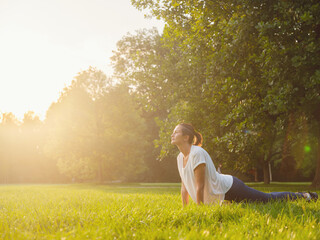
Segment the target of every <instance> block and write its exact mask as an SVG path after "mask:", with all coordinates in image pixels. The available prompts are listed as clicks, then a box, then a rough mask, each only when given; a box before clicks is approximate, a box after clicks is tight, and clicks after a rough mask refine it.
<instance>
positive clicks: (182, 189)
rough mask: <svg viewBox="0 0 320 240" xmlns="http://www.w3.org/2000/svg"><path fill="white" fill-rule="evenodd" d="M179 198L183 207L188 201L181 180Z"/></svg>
mask: <svg viewBox="0 0 320 240" xmlns="http://www.w3.org/2000/svg"><path fill="white" fill-rule="evenodd" d="M181 199H182V206H183V207H184V206H186V205H187V204H188V203H189V193H188V191H187V189H186V187H185V186H184V184H183V182H182V181H181Z"/></svg>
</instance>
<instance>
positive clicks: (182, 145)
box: [171, 123, 318, 206]
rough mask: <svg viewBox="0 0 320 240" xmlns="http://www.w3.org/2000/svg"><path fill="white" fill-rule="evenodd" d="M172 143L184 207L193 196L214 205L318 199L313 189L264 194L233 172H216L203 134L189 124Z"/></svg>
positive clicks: (175, 134)
mask: <svg viewBox="0 0 320 240" xmlns="http://www.w3.org/2000/svg"><path fill="white" fill-rule="evenodd" d="M171 144H174V145H176V146H177V147H178V149H179V150H180V153H179V155H178V157H177V161H178V169H179V174H180V177H181V180H182V182H181V198H182V204H183V206H185V205H187V204H188V202H189V196H190V197H191V198H192V200H193V201H194V202H196V203H197V204H202V203H204V204H211V203H214V202H220V204H221V203H222V202H223V200H224V199H225V200H231V201H235V202H240V201H242V200H246V201H260V202H267V201H270V200H272V199H277V200H283V199H291V200H294V199H298V198H305V199H306V200H307V201H310V200H317V199H318V195H317V193H310V192H299V193H293V192H272V193H264V192H260V191H258V190H255V189H253V188H250V187H248V186H246V185H245V184H244V183H243V182H242V181H241V180H239V179H238V178H236V177H233V176H231V175H225V174H220V173H218V172H217V171H216V168H215V167H214V165H213V162H212V160H211V158H210V156H209V154H208V153H207V152H206V151H205V150H204V149H203V148H201V144H202V135H201V134H200V133H199V132H197V131H195V129H194V128H193V126H192V125H191V124H188V123H181V124H179V125H177V126H176V127H175V129H174V131H173V133H172V135H171Z"/></svg>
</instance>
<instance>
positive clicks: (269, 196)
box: [225, 176, 303, 202]
mask: <svg viewBox="0 0 320 240" xmlns="http://www.w3.org/2000/svg"><path fill="white" fill-rule="evenodd" d="M232 177H233V176H232ZM297 198H303V194H302V193H293V192H271V193H264V192H260V191H258V190H255V189H253V188H251V187H248V186H247V185H245V184H244V183H243V182H242V181H241V180H239V179H238V178H236V177H233V183H232V186H231V188H230V189H229V191H228V192H227V193H226V195H225V200H229V201H235V202H241V201H248V202H268V201H270V200H273V199H274V200H288V199H290V200H295V199H297Z"/></svg>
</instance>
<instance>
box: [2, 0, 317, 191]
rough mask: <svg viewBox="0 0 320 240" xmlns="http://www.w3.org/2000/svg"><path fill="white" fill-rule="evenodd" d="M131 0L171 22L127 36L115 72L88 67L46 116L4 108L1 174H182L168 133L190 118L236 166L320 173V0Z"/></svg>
mask: <svg viewBox="0 0 320 240" xmlns="http://www.w3.org/2000/svg"><path fill="white" fill-rule="evenodd" d="M132 4H133V5H134V6H135V7H136V8H138V9H145V10H149V13H150V15H151V16H154V17H157V18H160V19H163V20H164V21H165V27H164V29H163V32H162V33H159V32H158V31H157V30H156V29H149V30H140V31H137V32H136V33H135V34H127V35H126V36H124V37H123V38H122V39H121V40H120V41H119V42H118V44H117V49H116V50H115V51H114V53H113V57H112V58H111V62H112V64H113V67H114V75H113V76H112V77H110V78H108V77H107V76H106V75H105V74H104V73H103V72H101V71H99V70H97V69H94V68H89V69H88V70H86V71H83V72H81V73H79V74H78V75H77V76H76V77H75V78H74V81H73V82H72V83H71V85H70V86H68V87H66V88H65V89H63V91H62V93H61V95H60V97H59V99H58V100H57V102H55V103H53V104H52V105H51V106H50V108H49V109H48V111H47V116H46V119H45V121H44V122H41V121H40V120H39V119H38V117H36V116H35V115H34V114H33V113H31V112H29V113H26V115H25V118H24V119H23V121H22V123H20V124H19V123H17V121H16V120H15V118H14V116H13V115H12V114H10V113H6V114H3V115H2V118H1V128H0V134H1V136H2V137H1V139H0V141H1V150H0V154H1V157H0V164H1V169H0V171H2V172H1V179H0V181H2V182H4V181H6V182H14V181H17V179H21V181H23V179H25V180H28V179H29V180H30V179H32V180H33V181H36V179H38V180H39V181H40V180H41V181H45V179H56V180H59V181H70V180H74V181H92V180H94V181H99V182H105V181H116V180H120V181H179V177H178V175H177V172H176V162H175V157H176V154H177V150H176V149H175V148H174V147H173V146H171V145H170V135H171V132H172V130H173V128H174V126H175V125H176V124H178V123H179V122H181V121H185V122H190V123H192V124H193V125H194V126H195V127H196V128H197V129H198V130H199V131H200V132H201V133H202V134H203V136H204V147H205V148H206V149H207V150H208V152H209V153H210V155H211V156H212V157H213V159H214V162H215V164H216V165H217V164H221V165H222V169H225V171H226V172H230V173H233V174H240V173H246V174H248V171H250V170H253V171H254V172H257V171H258V172H261V173H262V176H263V178H260V179H262V180H263V181H264V182H265V183H269V182H270V180H271V177H272V175H273V176H274V179H278V180H296V179H298V178H299V179H310V178H311V179H313V185H314V186H317V185H319V184H320V144H319V140H320V40H319V38H320V14H319V13H320V5H319V3H318V1H312V0H311V1H310V0H308V1H307V0H302V1H293V0H292V1H290V0H283V1H266V0H265V1H254V0H251V1H249V0H247V1H244V0H237V1H236V0H234V1H227V2H226V1H205V0H204V1H195V0H194V1H193V0H187V1H172V0H160V1H144V0H133V1H132ZM19 143H24V144H20V145H19ZM160 160H161V161H160ZM22 173H23V174H22ZM48 176H50V177H49V178H48ZM19 181H20V180H19ZM30 181H31V180H30Z"/></svg>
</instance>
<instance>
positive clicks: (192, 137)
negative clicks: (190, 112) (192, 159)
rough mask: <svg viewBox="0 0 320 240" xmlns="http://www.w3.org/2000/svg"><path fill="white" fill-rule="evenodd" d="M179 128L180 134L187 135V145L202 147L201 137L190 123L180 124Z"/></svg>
mask: <svg viewBox="0 0 320 240" xmlns="http://www.w3.org/2000/svg"><path fill="white" fill-rule="evenodd" d="M179 126H181V127H182V128H181V130H182V134H183V135H188V136H189V143H190V144H193V145H196V146H201V145H202V140H203V138H202V135H201V133H199V132H197V131H196V130H195V129H194V127H193V126H192V124H190V123H180V124H179Z"/></svg>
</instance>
